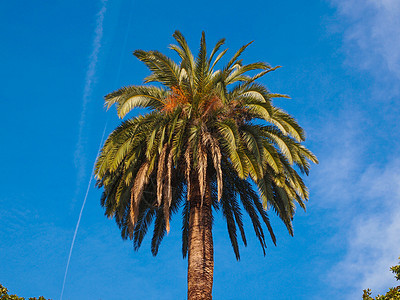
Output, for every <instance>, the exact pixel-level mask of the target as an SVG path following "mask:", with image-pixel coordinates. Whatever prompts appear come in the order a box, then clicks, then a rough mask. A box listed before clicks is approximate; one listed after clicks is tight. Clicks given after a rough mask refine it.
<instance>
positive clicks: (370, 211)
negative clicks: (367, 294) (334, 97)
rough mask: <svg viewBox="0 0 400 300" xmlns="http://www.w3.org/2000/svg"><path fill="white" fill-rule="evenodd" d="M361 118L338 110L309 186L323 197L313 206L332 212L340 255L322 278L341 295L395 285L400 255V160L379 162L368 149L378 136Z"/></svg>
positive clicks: (334, 241)
mask: <svg viewBox="0 0 400 300" xmlns="http://www.w3.org/2000/svg"><path fill="white" fill-rule="evenodd" d="M363 120H364V118H363V115H362V113H361V112H360V113H359V114H358V115H357V114H354V112H352V111H350V112H348V113H346V112H342V113H339V115H338V116H337V119H331V120H330V121H329V122H327V124H326V125H325V127H324V128H319V135H320V136H318V137H316V138H317V139H319V140H320V142H321V144H322V145H324V146H321V147H320V149H321V155H319V159H320V161H321V165H320V166H319V167H318V168H315V170H313V174H312V180H311V191H312V192H313V193H314V196H313V199H320V202H319V203H317V204H315V205H316V206H319V207H320V209H322V211H324V210H328V211H329V216H328V218H329V220H325V222H326V223H327V224H329V225H326V226H330V227H331V228H332V233H331V236H330V237H328V239H327V240H326V243H327V244H329V245H335V249H334V250H332V251H333V252H332V254H333V255H335V256H336V257H338V258H339V260H338V261H336V262H335V263H334V265H333V266H332V268H331V269H330V270H328V272H327V273H326V274H324V277H325V278H327V281H328V284H329V285H331V286H332V287H334V289H335V290H337V293H340V298H341V299H357V298H360V297H361V294H362V290H363V289H366V288H371V289H372V290H373V291H374V292H384V291H385V290H386V289H388V288H389V287H391V286H393V285H395V280H394V278H393V276H392V274H391V272H390V271H389V267H390V266H392V265H394V264H395V263H396V262H397V257H398V256H399V255H400V252H399V245H400V235H399V234H398V232H400V173H399V172H398V170H399V169H400V160H399V159H396V158H391V157H387V159H386V160H385V161H386V162H383V163H382V162H377V161H375V158H374V155H373V153H371V150H370V149H371V145H372V144H373V143H374V142H376V141H374V139H372V138H367V137H366V136H365V134H364V133H365V132H364V129H363V126H362V124H363ZM324 136H325V137H326V139H325V140H324V138H323V137H324Z"/></svg>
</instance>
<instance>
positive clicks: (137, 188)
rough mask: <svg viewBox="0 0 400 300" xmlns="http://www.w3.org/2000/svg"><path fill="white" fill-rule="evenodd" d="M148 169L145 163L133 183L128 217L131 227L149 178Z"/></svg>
mask: <svg viewBox="0 0 400 300" xmlns="http://www.w3.org/2000/svg"><path fill="white" fill-rule="evenodd" d="M148 169H149V163H148V162H145V163H144V164H143V165H142V166H141V167H140V169H139V171H138V172H137V174H136V178H135V183H134V184H133V187H132V189H131V207H130V217H131V225H132V226H135V223H136V219H137V217H138V211H139V204H140V200H141V198H142V196H143V190H144V187H145V185H146V184H147V182H148V180H149V176H148V175H147V171H148Z"/></svg>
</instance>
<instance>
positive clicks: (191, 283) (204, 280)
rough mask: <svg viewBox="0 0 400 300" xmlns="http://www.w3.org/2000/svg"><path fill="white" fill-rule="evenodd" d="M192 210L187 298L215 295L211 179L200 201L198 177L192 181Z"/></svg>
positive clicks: (192, 299)
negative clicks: (213, 288) (213, 290)
mask: <svg viewBox="0 0 400 300" xmlns="http://www.w3.org/2000/svg"><path fill="white" fill-rule="evenodd" d="M192 183H193V184H192V188H191V195H190V200H189V201H190V214H189V256H188V300H195V299H196V300H199V299H212V285H213V272H214V247H213V238H212V205H211V203H212V200H211V192H210V186H209V183H208V184H207V189H206V194H205V196H204V199H203V204H202V203H201V196H200V189H199V184H198V181H197V180H193V181H192Z"/></svg>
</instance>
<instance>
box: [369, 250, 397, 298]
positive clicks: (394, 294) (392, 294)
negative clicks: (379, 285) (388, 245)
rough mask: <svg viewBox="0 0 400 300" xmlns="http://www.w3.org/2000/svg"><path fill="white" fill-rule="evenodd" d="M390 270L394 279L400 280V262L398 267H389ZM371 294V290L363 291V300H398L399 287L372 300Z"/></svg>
mask: <svg viewBox="0 0 400 300" xmlns="http://www.w3.org/2000/svg"><path fill="white" fill-rule="evenodd" d="M399 260H400V257H399ZM390 270H391V271H392V272H393V273H394V276H395V278H396V279H397V280H400V261H399V265H397V266H393V267H391V268H390ZM371 294H372V292H371V289H366V290H364V293H363V300H400V285H399V286H397V287H393V288H390V289H389V291H388V292H387V293H386V294H385V295H378V296H376V297H375V298H372V297H371Z"/></svg>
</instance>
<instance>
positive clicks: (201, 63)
mask: <svg viewBox="0 0 400 300" xmlns="http://www.w3.org/2000/svg"><path fill="white" fill-rule="evenodd" d="M173 37H174V38H175V40H176V42H177V45H171V46H170V48H171V49H172V50H174V51H175V52H176V53H177V54H178V55H179V57H180V59H181V61H180V62H179V63H176V62H174V61H173V60H171V59H170V58H168V57H167V56H165V55H164V54H162V53H160V52H158V51H143V50H136V51H134V53H133V54H134V55H135V56H136V57H137V58H138V59H139V60H140V61H142V62H143V63H144V64H145V65H146V66H147V67H148V68H149V69H150V71H151V74H150V75H149V76H147V77H146V78H145V79H144V83H145V84H147V83H151V82H153V83H156V85H155V86H151V85H140V86H128V87H123V88H121V89H119V90H117V91H115V92H113V93H111V94H108V95H107V96H105V101H106V106H107V107H108V108H110V107H111V106H112V105H114V104H115V105H116V108H117V113H118V116H119V117H120V118H121V119H123V118H124V117H126V116H127V114H128V113H129V112H131V111H132V109H134V108H145V109H147V110H146V114H144V115H140V116H136V117H132V118H128V119H127V120H125V121H124V122H123V123H122V124H121V125H120V126H119V127H117V128H116V129H115V130H114V131H113V132H112V133H111V134H110V136H109V137H108V139H107V140H106V142H105V144H104V147H103V148H102V151H101V153H100V155H99V157H98V160H97V163H96V169H95V172H96V178H97V185H98V186H99V187H103V188H104V193H103V195H102V199H101V204H102V206H103V207H104V208H105V214H106V215H107V216H108V217H110V218H115V220H116V222H117V224H118V226H119V228H120V229H121V235H122V237H123V238H124V239H128V238H129V239H131V240H133V244H134V249H135V250H137V249H138V248H139V247H140V245H141V243H142V241H143V238H144V236H145V235H146V232H147V230H148V227H149V226H150V224H151V223H152V222H153V221H154V231H153V237H152V240H151V251H152V253H153V255H156V254H157V252H158V249H159V245H160V243H161V241H162V239H163V237H164V235H165V233H166V232H169V230H170V219H171V216H172V215H173V214H174V213H176V212H177V211H178V210H179V209H180V208H182V217H183V218H182V219H183V225H182V253H183V257H186V255H188V299H211V298H212V283H213V268H214V261H213V237H212V223H213V210H214V211H218V210H221V211H222V214H223V216H224V217H225V219H226V224H227V229H228V234H229V237H230V240H231V243H232V247H233V250H234V253H235V255H236V258H237V259H238V260H239V259H240V255H239V246H238V237H237V235H238V232H237V230H239V232H240V236H241V238H242V240H243V243H244V245H246V236H245V232H244V228H243V222H242V210H243V209H244V211H245V212H246V213H247V214H248V215H249V216H250V220H251V222H252V224H253V227H254V231H255V233H256V236H257V238H258V239H259V241H260V244H261V247H262V250H263V252H264V255H265V248H266V241H265V234H264V229H263V226H262V223H264V224H265V225H266V228H267V230H268V232H269V235H270V236H271V238H272V241H273V243H274V244H275V243H276V239H275V235H274V233H273V231H272V227H271V225H270V222H269V218H268V215H267V211H266V210H267V209H268V208H272V209H273V210H274V211H275V212H276V213H277V215H278V216H279V218H280V219H282V221H283V222H284V224H285V225H286V227H287V229H288V231H289V233H290V234H291V235H293V229H292V223H291V222H292V219H293V215H294V212H295V206H296V205H295V203H298V204H299V205H300V206H301V207H302V208H305V205H304V201H305V200H307V199H308V192H307V188H306V186H305V185H304V183H303V181H302V178H301V177H300V176H299V174H298V173H297V171H296V170H295V169H294V165H296V166H297V168H298V170H300V172H302V173H305V174H308V171H309V161H311V162H314V163H317V158H316V157H315V156H314V155H313V154H312V153H311V151H309V150H308V149H307V148H306V147H305V146H304V145H302V144H301V142H303V141H304V139H305V135H304V131H303V129H302V128H301V127H300V126H299V125H298V123H297V122H296V121H295V119H294V118H293V117H291V116H290V115H289V114H287V113H286V112H284V111H283V110H281V109H279V108H277V107H275V106H274V105H273V104H272V101H271V100H272V98H275V97H286V96H283V95H279V94H272V93H269V91H268V90H267V89H266V88H265V87H264V86H263V85H261V84H259V83H256V80H257V79H259V78H260V77H262V76H264V75H266V74H267V73H269V72H271V71H274V70H276V69H277V68H278V67H275V68H272V67H270V66H269V65H268V64H266V63H263V62H256V63H251V64H247V65H245V64H243V63H242V60H241V59H239V57H240V55H241V54H242V52H243V51H244V50H245V49H246V47H247V46H249V45H250V44H251V43H249V44H247V45H245V46H243V47H241V48H240V49H239V50H238V51H237V52H236V53H235V55H233V57H232V58H231V59H230V60H229V61H228V62H227V63H226V65H225V66H224V67H223V68H222V69H219V70H216V69H215V66H216V64H217V63H218V62H219V61H220V60H221V58H223V57H224V55H225V53H226V51H227V50H223V51H222V52H219V50H220V48H221V46H222V45H223V44H224V41H225V40H224V39H221V40H220V41H218V43H217V44H216V45H215V47H214V48H213V49H212V51H211V53H210V55H209V56H207V50H206V41H205V35H204V32H203V34H202V37H201V42H200V50H199V53H198V55H197V57H196V58H195V57H194V56H193V54H192V53H191V51H190V49H189V47H188V45H187V42H186V40H185V38H184V37H183V35H182V34H181V33H180V32H178V31H176V32H175V33H174V35H173ZM250 71H257V72H258V73H256V75H253V76H249V75H247V74H248V72H250Z"/></svg>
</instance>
